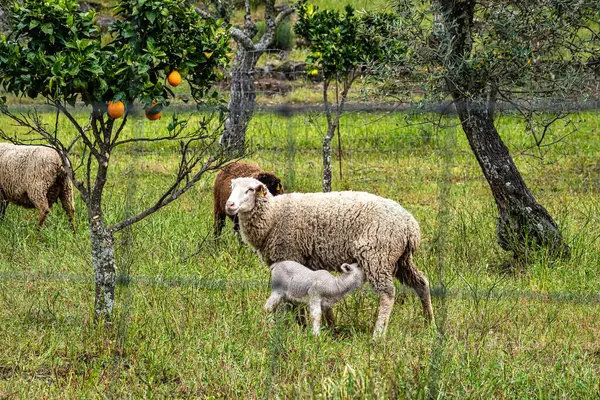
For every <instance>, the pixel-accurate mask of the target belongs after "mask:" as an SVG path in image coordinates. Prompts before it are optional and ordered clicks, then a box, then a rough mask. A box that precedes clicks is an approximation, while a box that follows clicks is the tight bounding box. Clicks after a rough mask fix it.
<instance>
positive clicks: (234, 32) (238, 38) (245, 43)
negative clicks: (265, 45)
mask: <svg viewBox="0 0 600 400" xmlns="http://www.w3.org/2000/svg"><path fill="white" fill-rule="evenodd" d="M230 32H231V37H232V38H233V40H235V42H236V43H237V44H238V45H239V46H242V47H243V48H244V49H245V50H248V51H253V50H254V42H252V38H249V37H248V36H247V35H246V34H245V33H244V32H242V30H241V29H239V28H236V27H232V28H231V30H230Z"/></svg>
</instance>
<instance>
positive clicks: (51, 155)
mask: <svg viewBox="0 0 600 400" xmlns="http://www.w3.org/2000/svg"><path fill="white" fill-rule="evenodd" d="M58 199H60V201H61V203H62V207H63V209H64V210H65V212H66V213H67V216H68V217H69V221H70V223H71V228H72V229H73V232H75V201H74V199H73V186H72V185H71V181H70V179H69V177H68V176H67V173H66V171H65V169H64V168H63V163H62V159H61V157H60V155H59V154H58V152H57V151H56V150H55V149H53V148H51V147H46V146H20V145H14V144H11V143H0V217H3V216H4V214H5V212H6V207H7V206H8V204H9V203H12V204H16V205H19V206H22V207H25V208H36V209H38V210H39V211H40V212H41V214H40V217H39V220H38V228H41V226H42V225H43V224H44V221H45V220H46V217H47V216H48V213H49V212H50V209H51V208H52V205H53V204H54V203H56V201H57V200H58Z"/></svg>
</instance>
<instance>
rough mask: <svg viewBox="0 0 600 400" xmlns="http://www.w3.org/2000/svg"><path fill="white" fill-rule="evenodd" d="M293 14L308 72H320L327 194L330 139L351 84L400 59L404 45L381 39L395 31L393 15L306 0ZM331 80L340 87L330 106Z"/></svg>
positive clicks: (324, 176) (328, 188) (324, 183)
mask: <svg viewBox="0 0 600 400" xmlns="http://www.w3.org/2000/svg"><path fill="white" fill-rule="evenodd" d="M297 14H298V22H297V23H296V25H295V27H294V30H295V32H296V33H297V34H298V35H300V36H301V37H303V38H304V39H306V41H307V42H308V44H309V54H308V56H307V58H306V63H307V65H308V73H309V75H318V74H322V78H323V105H324V107H325V116H326V118H327V132H326V134H325V137H324V138H323V191H324V192H330V191H331V179H332V173H331V142H332V140H333V137H334V136H335V131H336V129H337V128H338V126H339V123H340V118H341V116H342V114H343V112H344V106H345V105H346V101H347V99H348V92H349V91H350V88H351V87H352V84H353V83H354V82H355V81H356V79H358V78H360V77H367V76H369V75H371V74H372V73H373V72H375V71H376V70H377V66H378V65H380V64H383V63H390V62H393V61H394V60H398V59H400V58H402V56H403V53H404V46H403V45H402V44H400V43H399V42H398V41H393V40H387V39H388V38H389V35H391V34H392V33H393V32H395V31H396V30H397V29H398V26H397V18H395V16H394V15H392V14H388V13H374V12H362V13H357V12H356V11H355V10H354V9H353V8H352V7H351V6H346V8H345V9H344V12H340V11H337V10H321V11H319V10H318V8H317V7H315V6H314V5H312V4H306V3H303V4H301V5H300V6H299V7H298V12H297ZM332 84H336V85H338V84H339V85H341V94H340V95H339V96H336V99H335V108H334V107H332V104H331V101H330V99H329V96H330V94H329V91H330V89H331V85H332ZM336 87H337V86H336ZM336 93H337V92H336Z"/></svg>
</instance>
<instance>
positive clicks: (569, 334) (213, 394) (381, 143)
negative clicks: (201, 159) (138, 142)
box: [0, 112, 600, 399]
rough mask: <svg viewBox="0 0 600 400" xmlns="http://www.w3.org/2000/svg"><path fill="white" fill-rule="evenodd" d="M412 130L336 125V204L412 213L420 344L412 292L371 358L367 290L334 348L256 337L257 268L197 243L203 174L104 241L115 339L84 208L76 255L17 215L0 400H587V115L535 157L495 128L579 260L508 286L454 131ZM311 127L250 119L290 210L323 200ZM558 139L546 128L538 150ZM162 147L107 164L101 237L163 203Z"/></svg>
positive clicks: (6, 291) (9, 245) (594, 282)
mask: <svg viewBox="0 0 600 400" xmlns="http://www.w3.org/2000/svg"><path fill="white" fill-rule="evenodd" d="M165 114H166V115H167V116H168V114H169V113H168V112H166V113H165ZM45 118H47V121H48V122H49V123H50V122H51V121H52V115H50V114H48V115H47V116H45ZM81 118H82V120H85V116H83V115H82V116H81ZM422 119H423V117H421V119H418V120H417V121H412V122H420V121H422ZM167 122H168V120H167V118H166V117H163V118H162V119H161V120H160V121H159V122H158V123H152V122H149V121H147V120H145V119H137V120H133V121H131V124H130V125H129V127H128V131H127V132H126V134H128V135H142V134H155V132H156V131H158V130H160V129H163V130H164V129H165V127H166V124H167ZM407 122H411V121H407V120H406V115H404V114H369V113H353V114H349V115H348V116H346V117H344V119H343V122H342V128H341V132H342V145H343V153H342V154H343V157H342V165H343V179H340V178H339V166H338V161H339V158H338V157H336V158H335V165H334V173H335V175H334V188H335V189H352V190H365V191H369V192H373V193H376V194H379V195H381V196H385V197H389V198H392V199H394V200H396V201H398V202H399V203H401V204H402V205H403V206H405V208H407V209H408V210H409V211H410V212H412V213H413V214H414V215H415V217H416V218H417V220H418V221H419V223H420V224H421V230H422V234H423V242H422V246H421V248H420V249H419V251H418V252H417V257H416V262H417V265H418V266H419V268H420V269H422V270H423V271H424V272H425V274H426V275H427V276H428V277H429V280H430V282H431V284H432V288H433V295H434V299H433V301H434V311H435V312H436V318H437V329H433V328H428V327H424V326H423V324H422V316H421V311H420V305H419V304H418V301H417V299H416V297H415V296H413V295H412V293H410V296H409V297H408V298H407V300H406V301H405V302H404V304H401V302H397V304H396V306H395V307H394V312H393V313H392V318H391V321H390V326H389V330H388V334H387V337H386V338H385V340H382V341H380V342H375V343H374V342H372V341H371V329H372V327H373V324H374V319H375V316H376V311H377V304H378V300H377V297H376V296H375V295H374V293H373V292H372V291H371V290H370V288H369V287H368V285H365V287H364V289H362V290H361V291H359V292H357V293H354V294H352V295H351V296H350V297H348V298H347V299H346V300H345V301H344V302H343V303H340V304H339V305H338V306H336V309H335V312H336V319H337V321H336V322H337V328H338V329H337V331H336V332H330V331H327V332H325V333H324V334H323V335H322V336H321V337H320V338H314V337H312V336H311V335H310V331H308V330H304V329H302V328H301V327H299V326H297V325H296V324H295V323H294V322H293V316H292V315H289V314H287V315H285V316H284V317H283V318H281V319H280V320H278V321H277V322H276V324H275V325H274V326H270V325H269V324H268V323H267V319H266V315H265V314H264V312H263V311H262V306H263V304H264V302H265V300H266V299H267V297H268V295H269V290H268V279H269V278H268V268H267V267H266V266H265V265H262V264H261V262H260V261H259V259H258V257H257V256H256V255H255V254H254V253H253V252H252V251H251V250H250V249H249V248H248V247H246V246H240V245H239V244H238V241H237V238H236V237H235V236H234V235H233V233H232V232H231V229H230V225H228V227H227V229H226V232H225V233H224V235H223V237H222V238H221V239H220V240H214V239H213V238H212V236H211V228H212V217H211V213H212V193H211V182H212V179H213V176H207V177H206V179H205V180H204V181H202V182H201V183H200V184H198V185H197V186H196V187H195V188H194V189H193V190H192V191H191V192H190V193H188V194H187V195H186V196H185V197H184V198H182V199H181V200H180V201H178V202H177V203H175V204H173V205H171V206H169V207H167V208H166V209H164V210H162V211H160V212H159V213H157V214H155V215H154V216H151V217H150V218H149V219H147V220H144V221H143V222H141V223H139V224H138V225H135V226H133V227H132V229H130V230H128V231H126V232H124V233H123V234H121V235H119V236H118V237H117V241H118V243H117V246H118V247H117V263H118V270H119V271H118V273H119V277H120V284H119V286H118V288H117V305H116V315H115V319H114V324H113V325H111V326H95V325H94V324H93V322H92V313H93V304H92V303H93V273H92V269H91V265H90V243H89V234H88V232H87V229H86V215H85V211H84V207H83V204H82V203H81V201H80V199H79V198H77V211H78V215H77V219H78V225H79V231H78V233H77V235H76V236H75V237H73V235H72V234H71V233H70V232H69V230H68V223H67V219H66V217H65V215H64V213H63V212H62V210H60V207H56V209H55V210H54V211H53V212H52V213H51V215H50V217H49V218H48V221H47V224H46V226H45V227H44V229H43V230H42V231H41V233H40V234H39V235H38V234H36V230H35V219H36V213H35V212H34V211H31V210H24V209H20V208H17V207H14V206H11V207H9V209H8V212H7V215H6V218H5V219H4V220H3V221H2V222H0V238H1V240H0V310H1V311H0V398H5V397H6V398H76V397H77V398H79V397H83V398H97V397H106V398H139V397H157V398H162V397H169V398H259V397H260V398H262V397H268V398H294V397H300V398H306V397H316V398H336V399H337V398H365V397H367V398H389V397H399V398H425V397H427V396H428V395H432V396H436V395H439V397H452V398H476V399H480V398H492V397H493V398H519V399H524V398H557V397H560V398H591V397H597V396H599V395H600V381H599V378H598V376H599V373H600V351H599V350H598V349H599V348H600V347H599V345H600V325H599V322H598V321H600V308H599V307H598V300H599V294H598V287H599V284H600V276H599V272H598V266H599V263H600V261H599V260H600V225H599V223H600V204H599V203H600V202H599V201H598V196H599V193H600V161H599V160H600V140H598V136H597V135H598V131H599V128H600V127H599V116H598V114H583V115H579V116H574V123H575V126H576V127H577V130H576V131H575V132H574V133H572V134H571V135H569V136H568V137H567V138H565V139H564V140H563V141H560V142H559V143H558V144H555V145H553V146H549V147H545V148H542V150H543V151H544V152H545V153H540V152H537V151H534V149H530V147H531V144H532V140H531V137H530V136H528V135H527V134H526V133H524V132H525V130H524V126H523V124H522V123H520V122H518V121H517V120H515V119H513V118H512V117H511V116H503V117H501V118H500V119H499V121H498V124H499V127H500V130H501V133H502V136H503V138H504V139H505V140H506V142H507V144H509V147H510V148H511V151H512V152H513V155H514V156H515V160H516V162H517V164H518V166H519V167H520V169H521V171H522V173H523V175H524V177H525V179H526V181H527V183H528V184H529V186H530V188H531V189H532V191H533V192H534V194H535V195H536V197H537V198H538V200H539V201H540V202H541V203H542V204H543V205H544V206H545V207H547V208H548V210H549V211H550V212H551V214H552V215H553V216H554V217H555V218H556V220H557V222H558V223H559V224H560V226H561V227H562V229H563V232H564V235H565V238H566V240H567V241H568V243H569V244H570V245H571V246H572V253H573V255H572V258H571V259H570V260H568V261H556V262H552V261H550V260H548V258H547V257H545V255H544V254H536V255H535V256H534V258H533V262H532V264H531V265H529V266H513V268H507V267H506V265H507V264H510V261H511V258H510V255H508V254H505V253H503V252H502V250H501V249H500V248H499V247H498V246H497V244H496V242H495V236H494V230H495V215H496V211H495V205H494V202H493V199H492V198H491V195H490V192H489V189H488V187H487V184H486V182H485V181H484V180H483V178H482V177H481V172H480V170H479V168H478V166H477V164H476V161H475V159H474V156H473V155H472V153H471V152H470V150H469V148H468V145H467V142H466V139H465V138H464V135H463V134H462V131H461V130H460V128H453V127H449V128H446V129H442V130H439V131H436V130H435V129H433V128H432V127H431V126H429V125H422V124H416V123H413V124H411V125H410V126H407ZM446 122H447V124H446V125H447V126H452V124H454V123H455V121H454V120H452V119H450V120H449V121H446ZM0 123H1V124H2V126H4V127H7V126H8V125H7V124H8V122H7V120H6V119H0ZM60 126H61V131H62V132H63V134H65V135H66V134H67V133H68V132H69V126H68V125H67V123H66V122H65V121H62V122H61V125H60ZM323 129H324V120H323V118H322V116H319V115H312V114H303V115H296V116H294V117H293V118H284V117H281V116H276V115H272V114H263V115H258V116H256V117H255V119H254V120H253V124H252V127H251V130H250V139H251V142H252V144H253V146H254V147H253V148H254V149H255V152H254V153H253V154H252V155H251V157H250V159H252V160H253V161H257V162H259V163H260V164H261V166H263V168H265V169H268V170H272V171H274V172H276V173H277V174H279V175H280V176H282V177H283V178H284V182H285V185H286V189H287V191H288V192H290V191H318V190H320V187H321V184H320V170H321V167H320V165H321V161H320V150H319V148H320V136H321V133H319V132H320V130H321V131H322V130H323ZM569 129H570V127H569V126H565V125H563V126H560V127H557V128H556V129H555V130H554V131H553V132H551V137H549V138H548V140H549V142H551V141H553V140H556V139H559V138H560V137H561V135H562V134H564V133H566V132H567V131H568V130H569ZM336 146H337V143H336ZM172 149H173V147H169V146H165V147H161V146H159V145H154V146H152V147H148V148H142V147H131V148H127V149H124V151H122V152H121V153H120V154H117V155H116V156H115V157H114V158H113V161H115V164H114V165H113V169H112V170H111V177H110V178H111V179H112V181H111V183H110V184H109V186H108V188H107V191H106V198H105V200H106V206H105V213H106V216H107V219H109V220H110V221H115V220H117V219H120V218H122V217H123V216H125V215H126V214H127V213H132V212H135V211H136V210H139V209H141V208H142V207H143V206H144V205H148V204H150V203H151V202H152V200H153V199H155V198H156V197H157V195H158V194H159V193H160V189H161V188H163V187H165V186H166V185H167V184H168V182H169V177H170V173H172V171H173V170H174V168H175V162H176V157H175V155H174V154H173V152H172ZM443 288H446V291H444V289H443ZM444 293H445V294H446V295H445V296H444Z"/></svg>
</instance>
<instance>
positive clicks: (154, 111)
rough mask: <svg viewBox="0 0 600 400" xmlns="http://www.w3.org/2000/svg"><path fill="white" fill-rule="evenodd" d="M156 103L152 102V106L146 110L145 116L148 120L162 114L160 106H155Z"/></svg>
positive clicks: (155, 118)
mask: <svg viewBox="0 0 600 400" xmlns="http://www.w3.org/2000/svg"><path fill="white" fill-rule="evenodd" d="M156 105H157V103H152V107H150V108H148V109H147V110H146V118H148V119H149V120H150V121H156V120H157V119H159V118H160V117H161V116H162V112H161V111H160V107H157V106H156Z"/></svg>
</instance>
